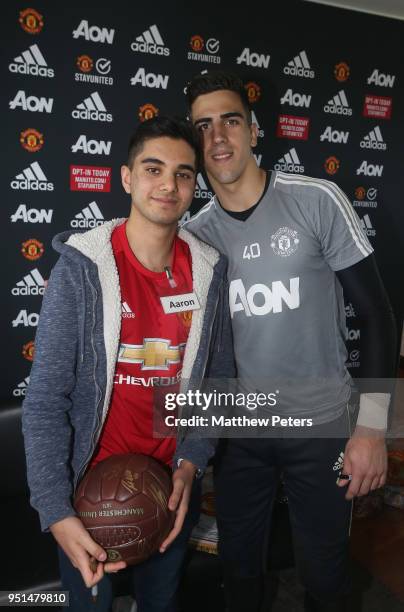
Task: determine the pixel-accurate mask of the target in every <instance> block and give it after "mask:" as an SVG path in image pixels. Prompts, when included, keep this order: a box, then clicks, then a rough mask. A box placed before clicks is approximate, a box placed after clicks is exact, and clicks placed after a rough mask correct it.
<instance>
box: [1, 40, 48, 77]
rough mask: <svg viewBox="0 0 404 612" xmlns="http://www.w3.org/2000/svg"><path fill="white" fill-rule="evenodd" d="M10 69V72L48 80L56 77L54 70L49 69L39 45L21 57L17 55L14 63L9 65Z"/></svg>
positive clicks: (24, 52) (32, 46)
mask: <svg viewBox="0 0 404 612" xmlns="http://www.w3.org/2000/svg"><path fill="white" fill-rule="evenodd" d="M8 69H9V70H10V72H15V73H18V74H30V75H31V76H41V77H48V78H53V77H54V76H55V72H54V70H52V68H48V64H47V63H46V61H45V58H44V56H43V55H42V53H41V51H40V49H39V47H38V45H31V46H30V47H29V48H28V49H27V50H26V51H23V52H22V53H21V55H17V57H15V58H14V61H13V62H11V64H9V65H8Z"/></svg>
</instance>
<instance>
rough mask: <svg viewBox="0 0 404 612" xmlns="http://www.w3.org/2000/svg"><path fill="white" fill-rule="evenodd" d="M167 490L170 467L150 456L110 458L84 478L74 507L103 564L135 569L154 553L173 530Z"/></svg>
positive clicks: (78, 489)
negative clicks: (105, 558)
mask: <svg viewBox="0 0 404 612" xmlns="http://www.w3.org/2000/svg"><path fill="white" fill-rule="evenodd" d="M171 491H172V482H171V473H170V470H169V468H168V467H167V466H164V465H162V464H160V463H159V462H158V461H157V460H156V459H154V458H153V457H147V456H146V455H140V454H127V455H113V456H111V457H108V458H107V459H104V460H103V461H100V463H97V464H96V465H95V466H94V467H93V468H92V469H90V470H89V471H88V472H87V473H86V474H85V476H84V478H83V479H82V481H81V482H80V484H79V486H78V488H77V491H76V495H75V500H74V507H75V509H76V512H77V514H78V516H79V518H80V519H81V521H82V522H83V524H84V526H85V527H86V529H87V530H88V531H89V533H90V535H91V537H92V538H93V539H94V540H95V541H96V542H98V544H100V546H102V547H103V548H104V549H105V551H106V552H107V554H108V561H121V560H123V561H126V563H127V564H128V565H134V564H136V563H140V562H141V561H144V560H145V559H147V558H148V557H150V555H152V554H153V553H154V552H156V551H157V550H158V548H159V546H160V544H161V543H162V542H163V540H164V539H165V537H166V535H167V534H168V533H169V531H170V529H171V528H172V525H173V522H174V518H175V516H174V513H173V512H171V511H170V510H169V509H168V507H167V504H168V499H169V497H170V495H171Z"/></svg>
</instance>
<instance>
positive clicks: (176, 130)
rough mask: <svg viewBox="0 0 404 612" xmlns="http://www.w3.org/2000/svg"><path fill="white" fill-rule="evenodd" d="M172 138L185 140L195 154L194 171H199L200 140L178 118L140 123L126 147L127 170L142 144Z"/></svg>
mask: <svg viewBox="0 0 404 612" xmlns="http://www.w3.org/2000/svg"><path fill="white" fill-rule="evenodd" d="M164 136H166V137H167V138H174V139H175V140H185V142H187V143H188V144H189V146H190V147H191V149H193V151H194V152H195V170H199V168H200V162H201V148H200V138H199V134H198V132H197V131H196V130H195V128H194V127H193V126H192V125H191V124H190V123H189V121H186V120H185V119H182V118H180V117H168V116H163V115H161V116H159V115H157V116H156V117H153V118H152V119H148V120H147V121H144V122H143V123H140V124H139V125H138V127H137V128H136V130H135V131H134V133H133V134H132V136H131V138H130V140H129V145H128V161H127V164H128V166H129V168H131V167H132V164H133V160H134V159H135V157H136V156H137V155H138V154H139V153H140V152H141V151H142V149H143V146H144V143H145V142H146V141H147V140H152V139H153V138H162V137H164Z"/></svg>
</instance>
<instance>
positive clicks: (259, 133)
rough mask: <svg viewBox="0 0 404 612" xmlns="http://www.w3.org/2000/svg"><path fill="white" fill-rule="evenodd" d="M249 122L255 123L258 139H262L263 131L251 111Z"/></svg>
mask: <svg viewBox="0 0 404 612" xmlns="http://www.w3.org/2000/svg"><path fill="white" fill-rule="evenodd" d="M251 121H252V123H255V125H256V126H257V128H258V137H259V138H264V136H265V132H264V130H261V127H260V124H259V123H258V119H257V115H256V114H255V113H254V111H251Z"/></svg>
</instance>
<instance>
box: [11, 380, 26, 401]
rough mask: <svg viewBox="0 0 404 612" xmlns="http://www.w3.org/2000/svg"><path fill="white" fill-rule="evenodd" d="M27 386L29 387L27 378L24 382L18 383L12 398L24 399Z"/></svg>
mask: <svg viewBox="0 0 404 612" xmlns="http://www.w3.org/2000/svg"><path fill="white" fill-rule="evenodd" d="M28 385H29V376H27V378H24V380H23V381H22V382H20V384H19V385H18V386H17V387H16V389H14V391H13V395H14V397H24V396H25V393H26V391H27V387H28Z"/></svg>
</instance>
